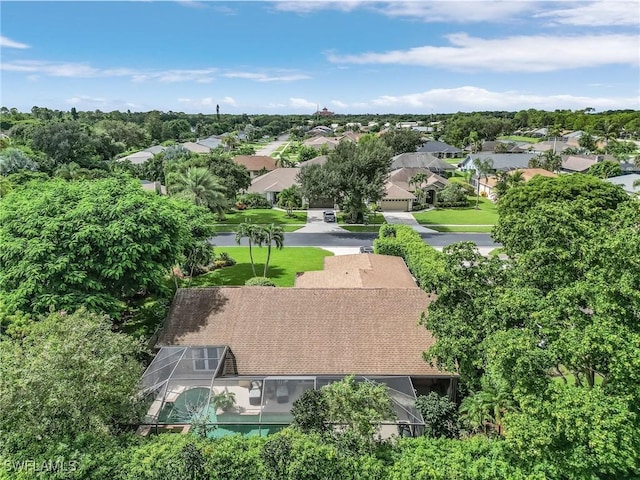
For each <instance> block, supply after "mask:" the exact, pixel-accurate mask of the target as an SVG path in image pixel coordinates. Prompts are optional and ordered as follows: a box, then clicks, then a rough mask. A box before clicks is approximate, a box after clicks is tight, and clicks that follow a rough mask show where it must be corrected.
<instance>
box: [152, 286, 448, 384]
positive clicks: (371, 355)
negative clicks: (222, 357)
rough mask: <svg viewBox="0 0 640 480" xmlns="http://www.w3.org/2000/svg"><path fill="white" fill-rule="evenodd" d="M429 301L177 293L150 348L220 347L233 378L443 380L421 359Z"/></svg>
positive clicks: (410, 296)
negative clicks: (229, 357)
mask: <svg viewBox="0 0 640 480" xmlns="http://www.w3.org/2000/svg"><path fill="white" fill-rule="evenodd" d="M431 300H432V298H431V297H430V296H429V295H428V294H427V293H425V292H424V291H423V290H422V289H419V288H277V287H276V288H274V287H211V288H189V289H180V290H178V291H177V293H176V295H175V297H174V301H173V305H172V308H171V311H170V313H169V316H168V318H167V321H166V322H165V326H164V329H163V331H162V332H161V334H160V336H159V340H158V343H157V345H156V346H158V347H160V346H167V345H183V346H186V345H191V346H204V345H228V346H229V347H230V349H231V352H232V353H233V356H234V359H235V363H236V366H237V371H238V374H239V375H332V374H336V375H346V374H351V373H358V374H361V375H412V376H445V377H450V376H451V374H450V373H447V372H443V371H440V370H438V369H437V368H435V367H433V366H431V365H429V364H428V363H427V362H425V361H424V360H423V358H422V352H424V351H425V350H426V349H428V348H429V347H430V346H431V345H433V344H434V342H435V340H434V338H433V336H432V335H431V333H430V332H429V331H428V330H427V329H425V328H424V326H420V325H418V320H419V318H420V316H421V314H422V312H424V310H425V309H426V308H427V306H428V305H429V302H430V301H431Z"/></svg>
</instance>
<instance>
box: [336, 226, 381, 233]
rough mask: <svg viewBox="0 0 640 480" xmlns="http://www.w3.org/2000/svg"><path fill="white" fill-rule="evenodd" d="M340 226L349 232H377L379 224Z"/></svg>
mask: <svg viewBox="0 0 640 480" xmlns="http://www.w3.org/2000/svg"><path fill="white" fill-rule="evenodd" d="M340 228H343V229H345V230H347V231H349V232H368V233H378V231H379V230H380V225H341V226H340Z"/></svg>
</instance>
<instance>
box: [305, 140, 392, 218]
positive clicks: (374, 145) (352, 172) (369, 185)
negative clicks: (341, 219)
mask: <svg viewBox="0 0 640 480" xmlns="http://www.w3.org/2000/svg"><path fill="white" fill-rule="evenodd" d="M328 157H329V158H328V160H327V163H326V164H324V165H311V166H309V167H303V168H302V169H301V171H300V174H299V180H300V185H301V188H302V193H303V195H304V196H305V197H306V198H308V199H310V200H316V199H326V198H333V199H335V200H336V203H337V204H338V205H340V209H341V210H342V211H343V212H344V213H345V215H347V216H348V218H349V223H363V222H364V215H365V212H366V210H367V206H366V201H367V200H368V201H369V202H376V201H378V200H380V199H381V198H382V196H383V194H384V182H385V178H386V175H387V171H388V169H389V165H390V163H391V149H390V148H389V147H387V145H386V144H385V143H384V142H383V141H382V140H380V139H379V138H377V137H374V136H365V137H362V138H361V139H360V141H359V142H358V144H354V143H353V142H349V141H346V140H343V141H341V142H340V144H338V146H337V147H336V148H335V150H333V151H331V152H330V153H329V155H328Z"/></svg>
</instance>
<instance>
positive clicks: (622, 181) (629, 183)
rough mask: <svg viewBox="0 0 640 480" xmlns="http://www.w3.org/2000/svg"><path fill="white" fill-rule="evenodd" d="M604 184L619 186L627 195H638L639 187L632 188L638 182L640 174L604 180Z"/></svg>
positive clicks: (639, 192)
mask: <svg viewBox="0 0 640 480" xmlns="http://www.w3.org/2000/svg"><path fill="white" fill-rule="evenodd" d="M605 182H609V183H613V184H614V185H620V186H621V187H622V188H623V189H624V191H625V192H627V193H628V194H629V195H636V194H640V186H637V187H634V186H633V184H634V183H635V182H640V174H637V173H632V174H631V175H619V176H617V177H610V178H607V179H605Z"/></svg>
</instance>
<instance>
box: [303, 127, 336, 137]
mask: <svg viewBox="0 0 640 480" xmlns="http://www.w3.org/2000/svg"><path fill="white" fill-rule="evenodd" d="M307 135H309V136H312V137H317V136H323V137H326V136H329V135H333V129H332V128H331V127H327V126H325V125H317V126H315V127H313V128H312V129H310V130H309V131H308V132H307Z"/></svg>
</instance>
